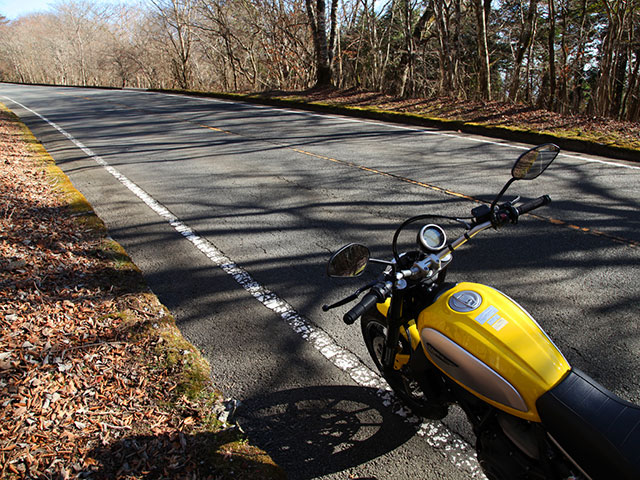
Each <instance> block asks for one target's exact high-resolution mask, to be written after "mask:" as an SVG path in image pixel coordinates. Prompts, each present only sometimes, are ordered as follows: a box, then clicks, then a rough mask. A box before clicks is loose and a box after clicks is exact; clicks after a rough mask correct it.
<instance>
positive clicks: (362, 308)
mask: <svg viewBox="0 0 640 480" xmlns="http://www.w3.org/2000/svg"><path fill="white" fill-rule="evenodd" d="M380 301H381V299H380V296H379V295H378V294H377V293H374V292H369V293H367V294H366V295H365V296H364V297H363V298H362V300H360V301H359V302H358V304H357V305H356V306H355V307H353V308H352V309H351V310H349V311H348V312H347V313H345V314H344V316H343V317H342V320H343V321H344V323H346V324H347V325H352V324H353V323H354V322H355V321H356V320H357V319H358V318H360V317H361V316H362V315H363V314H365V313H366V312H368V311H369V310H371V309H372V308H373V307H375V305H376V303H378V302H380Z"/></svg>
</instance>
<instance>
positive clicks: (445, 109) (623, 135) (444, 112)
mask: <svg viewBox="0 0 640 480" xmlns="http://www.w3.org/2000/svg"><path fill="white" fill-rule="evenodd" d="M259 95H260V96H266V97H271V98H274V97H275V98H282V99H290V100H296V101H303V102H309V103H321V104H329V105H339V106H345V107H356V108H363V109H372V110H375V111H388V112H398V113H407V114H412V115H419V116H424V117H427V118H432V119H441V120H456V121H462V122H469V123H473V124H481V125H485V126H494V127H503V128H509V129H517V130H520V131H530V132H536V133H543V134H552V135H556V136H560V137H564V138H569V139H581V140H586V141H592V142H597V143H600V144H603V145H612V146H617V147H622V148H627V149H635V150H639V151H640V123H638V122H625V121H617V120H612V119H608V118H603V117H593V116H588V115H562V114H559V113H554V112H550V111H549V110H545V109H541V108H535V107H531V106H527V105H520V104H514V103H507V102H495V101H493V102H479V101H468V100H456V99H453V98H434V99H424V98H411V99H407V98H399V97H393V96H390V95H385V94H383V93H375V92H364V91H360V90H355V89H350V90H335V89H324V90H309V91H305V92H300V91H292V92H283V91H272V92H266V93H265V92H263V93H260V94H259Z"/></svg>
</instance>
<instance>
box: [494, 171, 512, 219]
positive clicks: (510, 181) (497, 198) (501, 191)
mask: <svg viewBox="0 0 640 480" xmlns="http://www.w3.org/2000/svg"><path fill="white" fill-rule="evenodd" d="M516 180H517V178H510V179H509V181H508V182H507V183H506V184H505V185H504V187H502V190H500V193H499V194H498V196H497V197H496V198H495V200H494V201H493V203H492V204H491V211H492V212H493V209H494V208H495V206H496V205H497V204H498V202H499V201H500V199H501V198H502V196H503V195H504V192H506V191H507V189H508V188H509V187H510V186H511V184H512V183H513V182H515V181H516Z"/></svg>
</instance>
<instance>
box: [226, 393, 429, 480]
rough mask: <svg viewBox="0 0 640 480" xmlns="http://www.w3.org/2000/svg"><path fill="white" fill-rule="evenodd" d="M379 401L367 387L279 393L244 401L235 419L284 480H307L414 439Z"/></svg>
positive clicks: (407, 427) (410, 429) (408, 427)
mask: <svg viewBox="0 0 640 480" xmlns="http://www.w3.org/2000/svg"><path fill="white" fill-rule="evenodd" d="M383 401H384V400H383V398H382V397H381V396H380V393H379V391H378V390H377V389H374V388H366V387H355V386H317V387H306V388H297V389H290V390H281V391H278V392H273V393H269V394H266V395H264V396H256V397H254V398H250V399H247V400H244V401H243V403H242V404H241V405H240V407H239V408H238V412H237V417H236V421H237V423H238V424H239V425H240V427H241V428H242V429H243V430H244V431H245V432H246V433H247V434H248V435H249V439H250V442H251V443H252V444H254V445H256V446H258V447H260V448H261V449H263V450H265V451H266V452H267V453H268V454H269V455H270V456H271V458H273V460H274V461H275V462H276V463H277V464H278V465H279V466H280V467H282V468H283V469H284V470H285V471H286V472H287V475H288V478H290V479H302V480H305V479H311V478H316V477H319V476H322V475H327V474H332V473H336V472H342V471H345V470H348V469H350V468H353V467H356V466H358V465H361V464H364V463H366V462H369V461H371V460H373V459H375V458H377V457H379V456H381V455H384V454H386V453H388V452H390V451H392V450H395V449H396V448H398V447H399V446H400V445H402V444H404V443H405V442H406V441H407V440H409V439H410V438H411V437H413V436H414V435H415V433H416V428H415V427H414V426H412V425H410V424H409V423H408V422H405V421H403V419H402V418H401V417H400V416H398V415H397V414H394V413H393V412H392V411H391V409H390V408H389V407H388V406H385V405H384V403H383ZM358 478H361V479H362V477H358Z"/></svg>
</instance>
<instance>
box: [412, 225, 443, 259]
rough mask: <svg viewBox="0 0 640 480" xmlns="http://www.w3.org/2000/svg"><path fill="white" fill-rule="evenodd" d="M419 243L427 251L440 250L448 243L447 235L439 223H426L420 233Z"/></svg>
mask: <svg viewBox="0 0 640 480" xmlns="http://www.w3.org/2000/svg"><path fill="white" fill-rule="evenodd" d="M418 243H419V244H420V246H421V247H422V248H423V249H424V250H425V251H427V252H430V253H431V252H438V251H440V250H442V248H443V247H444V246H445V245H446V244H447V235H446V234H445V233H444V230H443V229H442V227H440V226H438V225H433V224H430V225H425V226H424V227H422V229H420V233H419V234H418Z"/></svg>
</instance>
